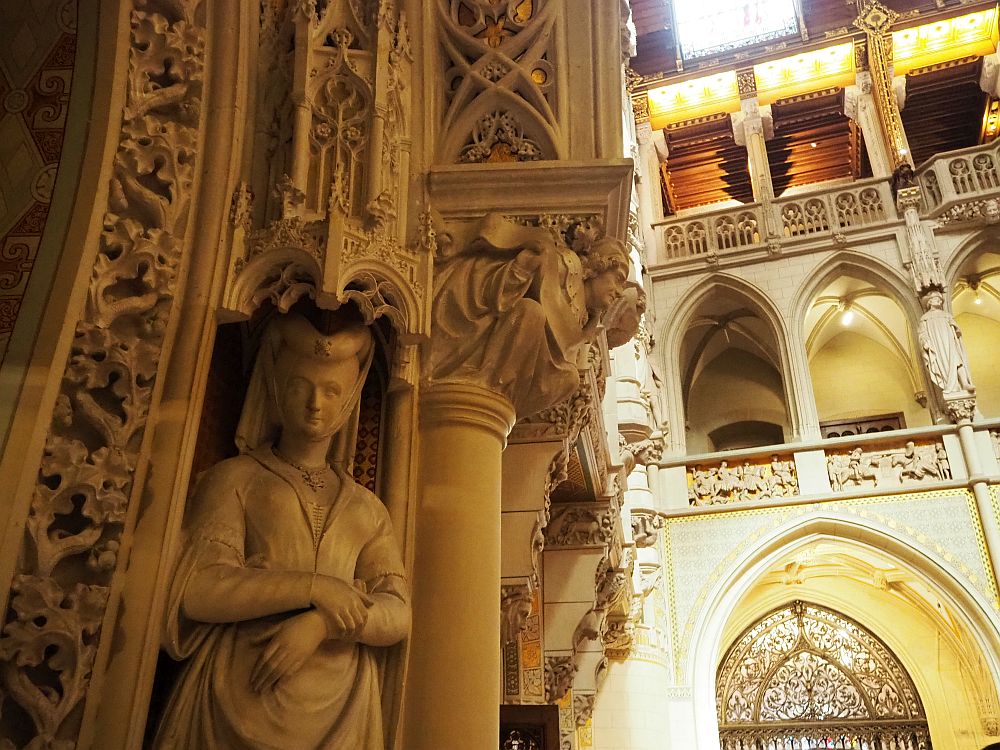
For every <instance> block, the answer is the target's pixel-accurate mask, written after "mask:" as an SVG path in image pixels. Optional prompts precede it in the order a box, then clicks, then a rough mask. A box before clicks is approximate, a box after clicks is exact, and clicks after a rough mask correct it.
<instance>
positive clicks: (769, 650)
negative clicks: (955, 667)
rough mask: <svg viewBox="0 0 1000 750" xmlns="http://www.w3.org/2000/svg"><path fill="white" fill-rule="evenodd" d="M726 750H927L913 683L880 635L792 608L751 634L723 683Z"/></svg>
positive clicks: (719, 687) (731, 655)
mask: <svg viewBox="0 0 1000 750" xmlns="http://www.w3.org/2000/svg"><path fill="white" fill-rule="evenodd" d="M716 701H717V709H718V714H719V739H720V744H721V746H722V748H723V750H815V749H819V748H823V749H824V750H825V749H826V748H855V749H859V750H930V747H931V742H930V733H929V730H928V726H927V719H926V715H925V713H924V707H923V704H922V702H921V700H920V697H919V696H918V695H917V690H916V687H915V686H914V684H913V680H912V679H911V678H910V676H909V674H907V672H906V670H905V669H904V668H903V666H902V664H901V663H900V662H899V660H898V659H897V658H896V656H895V654H893V653H892V651H890V650H889V648H888V647H887V646H886V645H885V644H884V643H883V642H882V641H881V640H880V639H879V638H878V637H876V636H875V635H874V634H872V633H871V632H870V631H868V630H867V629H866V628H864V627H862V626H861V625H860V624H858V623H857V622H855V621H854V620H852V619H851V618H849V617H846V616H845V615H842V614H840V613H838V612H836V611H834V610H832V609H828V608H826V607H822V606H819V605H817V604H812V603H808V602H803V601H798V600H796V601H793V602H791V603H789V604H785V605H784V606H782V607H780V608H778V609H775V610H772V611H771V612H769V613H767V614H766V615H764V616H763V617H761V618H760V619H758V620H757V621H756V622H755V623H753V624H752V625H751V626H750V627H748V628H747V629H745V630H744V631H743V633H742V634H741V635H740V637H739V638H738V639H737V640H736V642H735V643H734V644H733V646H731V647H730V649H729V651H728V652H727V653H726V656H725V657H724V658H723V660H722V663H721V666H720V667H719V672H718V677H717V680H716Z"/></svg>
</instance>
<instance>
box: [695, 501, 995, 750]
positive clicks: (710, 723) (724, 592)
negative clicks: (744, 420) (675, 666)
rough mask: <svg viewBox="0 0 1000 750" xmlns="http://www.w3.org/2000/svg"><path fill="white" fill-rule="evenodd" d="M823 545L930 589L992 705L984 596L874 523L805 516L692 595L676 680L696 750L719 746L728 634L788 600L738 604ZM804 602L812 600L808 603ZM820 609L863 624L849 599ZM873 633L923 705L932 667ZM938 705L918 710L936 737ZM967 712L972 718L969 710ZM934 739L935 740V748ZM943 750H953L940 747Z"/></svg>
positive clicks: (941, 709) (982, 698)
mask: <svg viewBox="0 0 1000 750" xmlns="http://www.w3.org/2000/svg"><path fill="white" fill-rule="evenodd" d="M824 540H825V541H833V542H842V543H846V544H848V545H854V546H856V547H857V548H859V549H869V550H872V551H874V552H877V553H878V554H880V555H883V556H884V557H886V558H888V559H891V560H892V561H894V562H895V563H898V564H899V565H900V566H902V567H905V568H906V569H907V570H909V571H910V572H911V573H912V574H913V575H915V576H916V577H918V578H919V579H920V580H921V581H922V582H923V583H924V584H926V585H927V586H928V587H929V588H930V589H931V590H933V591H934V593H935V594H936V595H937V596H938V597H939V598H940V600H941V601H942V602H943V603H944V604H945V605H946V606H947V607H948V608H949V609H950V610H951V611H952V612H953V613H954V615H955V617H956V619H957V621H958V622H959V623H960V625H961V627H962V629H963V631H964V633H965V634H966V650H967V651H968V652H969V653H970V654H972V653H974V654H975V655H976V656H977V658H978V659H980V660H981V663H982V666H983V669H984V672H983V674H982V675H981V678H980V681H979V682H978V683H975V684H972V685H971V687H972V688H973V689H975V690H976V691H978V695H979V702H980V703H984V704H985V703H990V702H993V703H995V702H996V700H997V694H998V693H997V686H998V685H1000V617H998V616H997V614H996V613H995V612H994V611H993V608H992V606H991V604H990V603H989V602H988V601H987V599H986V598H985V596H984V595H983V594H982V593H980V592H979V591H978V590H976V589H975V588H973V587H972V586H971V584H970V583H969V582H968V581H967V580H964V579H962V578H960V577H959V576H957V575H956V574H955V573H954V572H953V571H952V570H951V569H950V568H949V566H948V564H947V563H945V562H944V561H943V560H942V559H940V558H938V557H937V556H936V555H935V553H933V552H930V551H929V550H926V549H923V548H920V549H918V548H917V547H916V546H914V544H913V543H912V542H911V541H909V540H908V539H905V538H903V537H901V536H896V535H895V532H893V531H892V530H890V529H888V528H886V527H881V526H878V525H876V523H875V522H872V521H868V520H866V519H861V518H858V517H857V516H852V515H847V514H844V513H842V512H839V511H834V510H831V511H827V510H825V509H824V510H823V511H822V512H817V513H815V514H811V515H808V516H806V517H804V518H803V517H798V518H795V519H791V520H789V521H788V522H786V523H784V524H782V525H781V526H779V527H778V528H776V529H774V530H772V531H771V533H769V534H767V535H765V536H764V537H763V538H761V540H760V541H759V542H758V543H757V544H755V545H754V548H753V549H752V550H751V551H748V552H747V553H746V554H744V555H743V556H742V557H741V558H739V559H736V560H735V561H733V562H732V563H730V564H729V565H727V566H725V568H724V569H722V570H720V571H719V575H718V576H717V577H716V578H714V580H715V583H714V584H713V585H712V586H711V587H710V588H709V589H706V590H705V591H703V592H702V594H701V596H700V597H699V598H703V601H704V604H703V605H702V606H701V608H700V611H699V613H698V615H697V617H696V618H695V619H694V623H693V625H694V627H693V628H692V630H691V632H692V633H693V634H694V635H693V637H692V640H691V642H690V644H689V645H688V647H687V652H688V653H689V654H690V658H689V660H688V661H687V663H686V664H685V665H683V670H682V672H681V673H679V675H678V676H679V677H680V678H681V679H682V680H683V681H684V682H685V683H687V684H689V685H691V686H692V693H693V698H694V701H693V703H694V721H695V727H696V732H697V736H698V738H699V745H698V746H699V747H700V748H708V749H709V750H712V749H713V748H718V747H720V746H719V745H718V744H717V743H718V741H719V740H718V737H719V723H718V715H717V713H716V710H715V700H716V673H717V669H718V668H719V665H720V663H721V661H722V656H723V655H724V652H725V650H726V644H727V642H732V641H733V640H738V638H734V637H733V636H734V632H733V625H734V624H735V625H736V626H737V627H738V628H739V630H737V631H735V633H736V634H738V633H740V632H743V631H745V630H746V628H747V627H748V625H749V623H752V622H756V621H758V620H759V619H760V618H761V616H762V615H764V614H766V613H767V612H769V611H773V610H775V608H776V607H779V606H783V605H786V604H787V603H788V598H789V597H788V594H787V591H788V590H787V589H785V588H784V587H782V588H783V589H784V591H785V592H786V593H784V594H783V598H781V596H782V595H781V594H780V592H779V593H778V594H776V595H775V597H772V598H770V599H766V600H761V601H759V602H758V603H757V604H756V605H754V606H752V607H751V608H750V609H749V610H747V607H746V606H744V605H745V604H746V601H747V597H748V595H749V593H750V592H751V590H752V589H753V588H754V587H755V586H756V585H758V583H759V582H760V581H761V580H762V578H763V577H764V576H765V575H766V574H767V573H768V572H770V571H771V570H772V569H773V568H774V566H775V565H776V564H778V563H779V562H781V561H782V558H784V557H786V556H788V555H789V554H790V553H793V552H795V551H799V550H804V549H806V548H807V547H809V546H810V545H812V544H815V543H816V542H817V541H824ZM776 597H777V598H776ZM810 598H812V600H813V601H816V599H815V598H813V597H810ZM819 603H820V604H822V605H823V606H826V607H828V608H832V609H834V610H836V611H838V612H841V613H844V614H846V615H847V616H849V617H852V618H854V619H855V620H858V621H859V622H863V621H865V619H866V612H865V610H864V609H858V604H857V602H855V601H852V600H849V599H843V598H836V599H830V600H827V598H824V599H822V600H821V601H820V602H819ZM740 609H742V610H744V611H743V616H741V617H740V618H739V620H738V621H735V622H734V619H733V618H734V615H735V614H736V612H737V611H738V610H740ZM727 633H728V635H727ZM880 635H881V636H882V637H883V638H886V639H887V642H889V646H890V647H891V648H892V649H893V651H894V653H896V654H897V655H898V656H899V658H900V660H901V662H902V663H903V665H904V667H905V668H906V670H907V672H908V674H909V675H910V676H911V678H912V679H913V682H914V684H915V685H916V688H917V690H918V691H919V692H920V694H921V695H922V696H923V697H924V699H925V700H926V699H927V696H928V695H930V694H931V693H929V692H928V691H929V690H930V686H929V684H928V682H927V677H928V675H927V674H926V672H927V670H928V669H929V668H930V669H933V667H928V665H927V664H924V663H921V660H920V659H919V658H918V656H917V655H915V654H912V653H910V654H906V653H904V652H903V651H902V650H901V649H900V647H899V646H900V645H901V643H902V641H900V643H896V641H898V640H900V639H904V638H905V637H906V633H904V632H899V631H892V632H883V633H880ZM890 637H891V638H890ZM904 657H905V658H904ZM935 697H936V698H939V696H935ZM943 700H944V698H943V697H940V700H936V701H935V702H932V703H931V704H926V705H925V709H926V714H927V717H928V720H929V722H930V727H931V731H932V732H935V731H939V730H935V729H934V727H935V721H936V719H935V716H938V717H939V718H940V717H941V716H942V715H943V714H944V713H947V712H948V711H949V710H950V709H949V707H948V706H947V705H944V706H943V705H941V703H942V701H943ZM969 710H970V711H973V712H975V710H976V708H975V707H972V708H969ZM939 736H940V735H938V736H935V742H937V741H938V739H939ZM945 739H950V738H947V737H946V738H945ZM944 746H946V747H952V745H950V744H947V743H946V744H945V745H944ZM954 747H961V745H954Z"/></svg>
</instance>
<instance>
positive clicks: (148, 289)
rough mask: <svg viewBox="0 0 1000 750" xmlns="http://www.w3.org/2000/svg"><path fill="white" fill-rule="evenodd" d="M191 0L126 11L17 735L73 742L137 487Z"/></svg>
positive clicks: (177, 186)
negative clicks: (120, 86) (111, 142)
mask: <svg viewBox="0 0 1000 750" xmlns="http://www.w3.org/2000/svg"><path fill="white" fill-rule="evenodd" d="M199 5H200V2H198V0H187V1H185V0H180V1H178V2H166V1H165V0H137V2H136V4H135V7H134V8H133V10H132V11H131V14H130V27H131V48H130V53H129V55H130V57H129V77H128V85H127V99H126V105H125V111H124V116H123V120H122V126H121V135H120V140H119V145H118V151H117V154H116V155H115V160H114V168H113V175H112V178H111V184H110V193H109V196H108V210H107V213H106V214H105V216H104V231H103V232H102V234H101V237H100V241H99V242H100V245H99V248H98V251H97V257H96V260H95V264H94V269H93V274H92V276H91V280H90V287H89V290H88V293H87V298H86V303H85V306H84V309H83V311H82V315H81V318H80V320H79V321H78V322H77V324H76V334H75V337H74V340H73V344H72V348H71V351H70V354H69V360H68V362H67V363H66V370H65V373H64V375H63V380H62V384H61V386H60V393H59V395H58V398H57V401H56V407H55V411H54V414H53V417H52V422H51V426H50V428H49V433H48V436H47V438H46V442H45V452H44V455H43V457H42V462H41V466H40V467H39V472H38V482H37V484H36V486H35V490H34V494H33V497H32V501H31V507H30V511H29V515H28V519H27V521H26V523H25V538H24V541H23V548H22V550H21V554H20V555H19V563H18V566H17V571H16V574H15V577H14V581H13V585H12V587H11V599H10V601H9V604H8V607H7V611H8V619H7V622H6V624H5V625H4V628H3V637H2V639H0V658H2V659H3V662H4V663H3V666H2V669H0V676H2V681H3V693H4V696H5V700H4V703H5V705H4V706H3V716H4V719H5V720H8V721H13V722H17V721H18V718H17V717H18V716H25V717H30V721H31V723H32V725H33V726H31V727H27V726H25V725H24V724H21V725H20V726H19V728H18V731H16V732H14V733H11V732H8V731H6V730H7V729H8V727H4V728H3V729H4V731H3V732H2V734H3V735H4V736H7V737H27V736H30V737H31V738H32V739H31V741H30V742H29V743H28V745H26V746H27V747H32V748H42V747H51V748H68V747H73V746H74V739H73V737H74V733H75V731H76V730H75V727H76V722H75V719H74V717H76V716H78V714H79V711H80V710H81V708H82V704H83V701H84V699H85V697H86V693H87V688H88V686H89V681H90V676H91V670H92V669H93V666H94V659H95V655H96V652H97V645H98V642H99V639H100V637H101V633H102V623H103V620H104V616H105V608H106V606H107V604H108V600H109V591H110V585H111V578H112V575H113V573H114V570H115V569H116V567H117V565H118V559H117V553H118V550H119V548H120V544H121V536H122V533H123V529H124V525H125V521H126V515H127V512H128V507H129V503H130V500H131V498H132V497H133V495H134V494H135V492H136V487H135V485H134V482H135V477H136V470H137V468H138V462H139V448H140V445H141V443H142V441H143V436H144V433H145V427H146V419H147V415H148V413H149V408H150V402H151V400H152V393H153V388H154V385H155V382H156V378H157V374H158V371H159V367H160V355H161V350H162V347H163V342H164V335H165V332H166V330H167V325H168V320H169V317H170V313H171V310H172V303H173V297H174V291H175V284H176V277H177V268H178V264H179V261H180V255H181V243H182V239H183V232H184V228H185V225H186V222H187V219H188V212H189V209H190V202H191V182H192V179H193V175H194V171H195V164H196V159H197V152H198V138H197V128H198V120H199V113H200V108H201V107H200V105H201V86H202V66H203V62H204V29H203V28H202V27H201V25H200V24H201V22H200V21H199V20H198V19H199V18H200V17H201V15H200V9H199ZM12 702H13V703H16V704H17V709H15V708H14V706H12V705H11V703H12ZM8 717H9V718H8ZM7 747H14V745H13V744H12V743H9V742H8V743H7Z"/></svg>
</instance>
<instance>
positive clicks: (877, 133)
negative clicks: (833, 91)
mask: <svg viewBox="0 0 1000 750" xmlns="http://www.w3.org/2000/svg"><path fill="white" fill-rule="evenodd" d="M856 80H857V83H856V84H855V85H854V86H848V87H847V89H846V91H845V96H844V114H845V115H847V117H848V118H850V119H851V120H852V121H853V122H854V123H855V124H856V125H857V126H858V127H859V128H860V129H861V135H862V137H863V138H864V141H865V150H866V151H867V152H868V160H869V161H870V162H871V165H872V175H874V176H875V177H889V176H890V175H891V174H892V157H891V156H890V154H889V151H888V150H887V147H886V139H885V136H884V135H883V134H882V125H881V122H880V121H879V116H878V111H877V109H876V106H875V99H874V98H873V96H872V77H871V73H869V72H868V71H866V70H861V71H858V74H857V79H856Z"/></svg>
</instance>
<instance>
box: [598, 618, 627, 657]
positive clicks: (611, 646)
mask: <svg viewBox="0 0 1000 750" xmlns="http://www.w3.org/2000/svg"><path fill="white" fill-rule="evenodd" d="M634 637H635V622H633V620H632V619H631V618H629V617H621V616H618V617H608V620H607V627H606V629H605V631H604V638H603V642H604V653H605V655H606V656H607V657H608V658H609V659H625V658H627V657H628V655H629V652H630V651H631V650H632V642H633V639H634Z"/></svg>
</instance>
